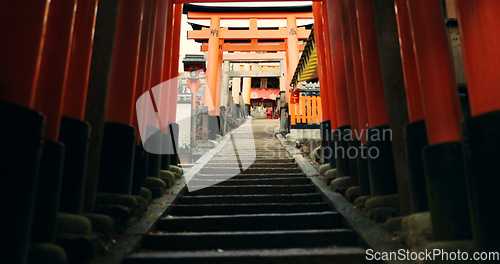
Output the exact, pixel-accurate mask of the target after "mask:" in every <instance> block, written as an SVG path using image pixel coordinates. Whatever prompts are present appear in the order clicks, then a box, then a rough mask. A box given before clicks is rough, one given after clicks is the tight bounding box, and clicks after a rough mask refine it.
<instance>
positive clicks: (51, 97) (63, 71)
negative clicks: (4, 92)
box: [35, 0, 76, 141]
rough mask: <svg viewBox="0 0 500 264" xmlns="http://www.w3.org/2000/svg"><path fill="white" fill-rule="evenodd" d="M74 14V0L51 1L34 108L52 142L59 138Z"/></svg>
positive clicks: (46, 135)
mask: <svg viewBox="0 0 500 264" xmlns="http://www.w3.org/2000/svg"><path fill="white" fill-rule="evenodd" d="M75 11H76V3H75V1H74V0H73V1H52V2H51V4H50V11H49V14H48V17H47V32H46V34H45V36H44V47H43V51H42V60H41V63H40V75H39V78H38V80H37V83H36V90H37V92H36V97H35V108H36V109H37V110H40V111H41V112H43V113H44V115H45V116H46V118H47V124H46V128H45V137H46V138H48V139H50V140H52V141H58V136H59V125H60V122H61V112H62V99H63V97H64V89H65V83H66V78H67V72H68V62H69V52H70V48H71V39H72V37H71V36H72V33H73V26H74V19H75Z"/></svg>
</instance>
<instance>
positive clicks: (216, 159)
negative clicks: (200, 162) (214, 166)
mask: <svg viewBox="0 0 500 264" xmlns="http://www.w3.org/2000/svg"><path fill="white" fill-rule="evenodd" d="M232 160H233V158H228V157H217V156H214V157H213V158H212V159H210V161H209V164H210V163H226V162H228V161H232ZM240 161H241V162H243V163H254V162H258V163H271V164H280V163H295V160H294V159H293V158H281V159H261V158H260V157H256V159H251V158H248V157H246V158H240Z"/></svg>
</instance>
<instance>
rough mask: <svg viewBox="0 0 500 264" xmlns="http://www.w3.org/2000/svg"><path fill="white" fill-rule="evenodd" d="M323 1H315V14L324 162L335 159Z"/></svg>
mask: <svg viewBox="0 0 500 264" xmlns="http://www.w3.org/2000/svg"><path fill="white" fill-rule="evenodd" d="M321 5H322V3H321V2H320V1H317V2H313V14H314V38H315V40H316V52H317V57H318V58H317V59H318V79H319V83H320V87H319V88H320V95H321V107H322V109H321V112H322V115H323V121H322V122H321V124H320V130H321V131H320V133H321V138H322V141H321V148H322V149H321V151H322V159H323V160H322V163H330V160H331V159H333V155H332V154H333V152H332V149H331V135H332V131H331V128H332V123H331V118H330V116H331V115H330V109H331V108H332V106H334V105H333V104H330V101H329V97H328V93H329V92H330V91H329V90H330V89H332V87H331V82H330V81H331V80H330V77H329V76H328V75H327V72H328V68H327V67H326V65H327V63H328V62H327V60H328V58H327V57H326V55H325V43H324V42H325V40H324V38H323V36H324V27H323V16H322V7H321Z"/></svg>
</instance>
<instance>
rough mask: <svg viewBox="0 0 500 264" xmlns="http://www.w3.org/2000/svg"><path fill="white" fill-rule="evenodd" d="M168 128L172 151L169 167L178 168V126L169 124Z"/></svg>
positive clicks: (172, 123)
mask: <svg viewBox="0 0 500 264" xmlns="http://www.w3.org/2000/svg"><path fill="white" fill-rule="evenodd" d="M168 126H169V132H170V137H171V139H170V140H171V141H172V142H173V151H174V154H172V155H170V161H169V165H174V166H179V154H178V153H177V151H178V150H179V124H177V123H174V122H169V123H168Z"/></svg>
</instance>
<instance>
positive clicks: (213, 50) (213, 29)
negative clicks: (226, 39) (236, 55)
mask: <svg viewBox="0 0 500 264" xmlns="http://www.w3.org/2000/svg"><path fill="white" fill-rule="evenodd" d="M219 31H220V18H219V17H218V16H213V17H212V19H211V21H210V38H209V39H208V61H207V86H206V91H208V93H207V92H206V93H205V105H206V106H208V112H209V115H210V116H215V109H214V108H215V97H216V94H217V67H218V61H219Z"/></svg>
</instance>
